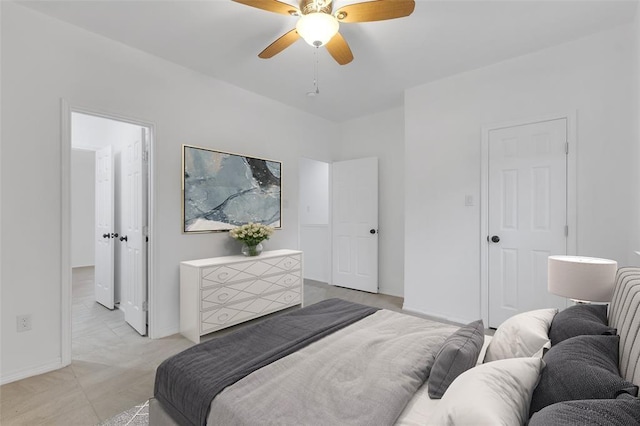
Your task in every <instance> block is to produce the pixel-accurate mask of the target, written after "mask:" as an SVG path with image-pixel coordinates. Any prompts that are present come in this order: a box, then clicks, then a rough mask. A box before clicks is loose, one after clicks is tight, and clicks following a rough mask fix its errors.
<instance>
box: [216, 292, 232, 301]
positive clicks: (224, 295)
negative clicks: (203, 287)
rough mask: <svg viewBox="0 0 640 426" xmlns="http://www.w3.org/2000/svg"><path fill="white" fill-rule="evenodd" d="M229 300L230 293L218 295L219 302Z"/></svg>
mask: <svg viewBox="0 0 640 426" xmlns="http://www.w3.org/2000/svg"><path fill="white" fill-rule="evenodd" d="M228 298H229V293H222V294H219V295H218V300H227V299H228Z"/></svg>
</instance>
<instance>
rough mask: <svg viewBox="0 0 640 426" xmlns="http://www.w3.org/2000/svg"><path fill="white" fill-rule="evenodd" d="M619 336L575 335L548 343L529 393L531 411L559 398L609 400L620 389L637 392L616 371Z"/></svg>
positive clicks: (633, 393)
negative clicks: (555, 342)
mask: <svg viewBox="0 0 640 426" xmlns="http://www.w3.org/2000/svg"><path fill="white" fill-rule="evenodd" d="M619 341H620V337H619V336H576V337H571V338H569V339H567V340H565V341H563V342H560V343H558V344H557V345H556V346H552V347H551V349H549V351H548V352H547V353H546V354H545V356H544V361H545V363H546V368H545V369H544V371H543V372H542V375H541V376H540V383H538V386H537V387H536V389H535V391H534V392H533V397H532V399H531V413H534V412H536V411H539V410H541V409H543V408H544V407H547V406H549V405H552V404H555V403H557V402H562V401H572V400H579V399H611V398H615V397H616V395H618V394H619V393H620V392H628V393H630V394H632V395H634V396H636V395H637V394H638V387H637V386H636V385H634V384H633V383H630V382H627V381H626V380H624V379H623V378H622V377H620V373H619V370H618V343H619Z"/></svg>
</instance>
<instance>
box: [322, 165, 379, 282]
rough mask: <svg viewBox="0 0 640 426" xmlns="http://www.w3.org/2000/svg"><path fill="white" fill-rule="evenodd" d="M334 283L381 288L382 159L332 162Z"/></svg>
mask: <svg viewBox="0 0 640 426" xmlns="http://www.w3.org/2000/svg"><path fill="white" fill-rule="evenodd" d="M331 173H332V179H331V182H332V215H331V216H332V217H331V228H332V253H333V255H332V274H331V275H332V284H333V285H337V286H340V287H348V288H353V289H356V290H362V291H368V292H371V293H377V292H378V159H377V158H363V159H358V160H349V161H339V162H335V163H333V164H332V169H331Z"/></svg>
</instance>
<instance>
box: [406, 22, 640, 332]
mask: <svg viewBox="0 0 640 426" xmlns="http://www.w3.org/2000/svg"><path fill="white" fill-rule="evenodd" d="M635 37H636V35H635V34H634V32H633V28H631V27H630V26H624V27H619V28H617V29H614V30H612V31H608V32H604V33H600V34H596V35H593V36H590V37H587V38H584V39H581V40H578V41H575V42H571V43H567V44H564V45H560V46H556V47H553V48H549V49H546V50H543V51H540V52H538V53H535V54H530V55H527V56H523V57H519V58H516V59H513V60H509V61H505V62H502V63H499V64H495V65H492V66H489V67H486V68H482V69H479V70H475V71H471V72H467V73H464V74H460V75H456V76H452V77H450V78H446V79H443V80H440V81H436V82H433V83H431V84H426V85H423V86H420V87H416V88H414V89H412V90H408V91H407V92H406V94H405V116H406V146H405V167H406V169H405V182H406V185H405V200H406V203H405V211H406V216H405V220H406V222H405V289H404V290H405V307H407V308H410V309H412V310H415V311H420V312H423V313H428V314H433V315H437V316H441V317H445V318H449V319H452V320H457V321H461V322H466V321H471V320H474V319H477V318H479V317H480V299H479V294H480V265H479V259H480V244H482V243H483V242H484V240H483V239H484V238H486V236H483V235H480V223H479V217H480V213H479V204H478V203H476V205H475V206H474V207H471V208H470V207H465V205H464V197H465V194H473V195H474V197H475V198H476V199H478V197H479V195H480V141H481V133H480V129H481V126H482V125H485V124H491V123H499V122H508V121H510V120H516V119H526V118H530V117H537V116H541V115H544V114H548V113H558V112H560V113H566V112H569V111H577V121H578V124H577V127H578V128H577V139H578V142H577V145H578V147H577V180H578V194H577V215H578V216H577V219H578V229H577V233H578V234H577V245H578V253H579V254H582V255H588V256H596V257H605V258H612V259H616V260H618V262H620V263H621V264H626V263H627V262H628V261H629V260H630V256H631V253H630V251H629V244H628V241H629V239H630V225H631V223H632V213H633V212H632V206H633V205H634V204H635V201H636V200H637V198H638V196H639V195H638V191H637V189H634V190H633V191H630V185H629V183H630V182H632V176H633V173H632V172H631V170H632V169H634V168H637V164H638V163H637V158H634V157H632V156H630V155H629V153H630V152H636V149H635V147H636V146H637V144H638V141H637V125H638V118H637V116H636V115H635V113H634V108H633V105H634V104H633V99H634V97H636V96H637V93H634V92H633V90H630V88H631V87H635V80H636V79H637V75H635V74H634V73H633V70H634V67H635V64H634V61H635V59H634V58H635V53H634V52H633V47H634V45H635V43H632V41H633V40H634V38H635Z"/></svg>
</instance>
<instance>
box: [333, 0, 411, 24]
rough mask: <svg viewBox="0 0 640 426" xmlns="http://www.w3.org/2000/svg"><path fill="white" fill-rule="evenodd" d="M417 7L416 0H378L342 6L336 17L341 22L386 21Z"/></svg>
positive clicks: (405, 14) (399, 16)
mask: <svg viewBox="0 0 640 426" xmlns="http://www.w3.org/2000/svg"><path fill="white" fill-rule="evenodd" d="M415 7H416V2H415V1H414V0H376V1H368V2H364V3H354V4H350V5H347V6H344V7H341V8H340V9H338V11H337V12H336V13H335V17H336V18H337V19H338V21H340V22H372V21H384V20H386V19H395V18H403V17H405V16H409V15H411V14H412V13H413V9H415Z"/></svg>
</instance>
